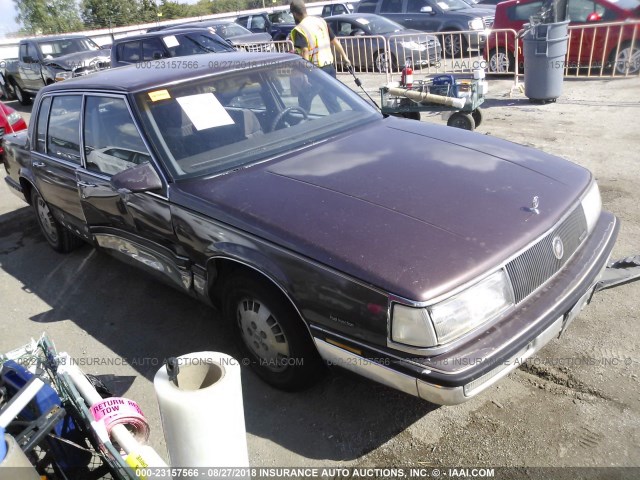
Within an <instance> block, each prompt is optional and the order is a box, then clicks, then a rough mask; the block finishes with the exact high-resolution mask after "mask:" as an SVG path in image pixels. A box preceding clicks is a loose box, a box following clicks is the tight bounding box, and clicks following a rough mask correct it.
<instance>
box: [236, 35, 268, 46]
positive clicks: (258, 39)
mask: <svg viewBox="0 0 640 480" xmlns="http://www.w3.org/2000/svg"><path fill="white" fill-rule="evenodd" d="M227 40H231V41H232V42H233V43H234V44H236V45H237V44H238V43H263V42H271V41H272V40H273V39H272V38H271V35H270V34H269V33H266V32H262V33H251V34H249V33H247V34H245V35H235V36H233V37H228V38H227Z"/></svg>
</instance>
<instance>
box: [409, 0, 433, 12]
mask: <svg viewBox="0 0 640 480" xmlns="http://www.w3.org/2000/svg"><path fill="white" fill-rule="evenodd" d="M429 6H430V5H429V2H427V0H409V1H408V2H407V12H409V13H418V12H420V9H421V8H422V7H429Z"/></svg>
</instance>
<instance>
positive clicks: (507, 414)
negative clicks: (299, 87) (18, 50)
mask: <svg viewBox="0 0 640 480" xmlns="http://www.w3.org/2000/svg"><path fill="white" fill-rule="evenodd" d="M341 78H342V80H343V81H344V82H345V83H347V84H348V85H350V86H353V81H352V79H351V78H350V77H348V76H342V77H341ZM363 80H364V82H365V85H366V86H367V88H368V89H370V90H371V91H372V92H374V91H375V89H376V88H377V86H378V83H379V79H377V78H374V77H373V76H368V75H363ZM509 87H510V83H509V82H507V81H492V82H491V88H492V92H491V94H490V98H489V100H488V101H487V102H486V105H485V107H486V111H485V113H486V117H485V118H486V120H485V123H484V124H483V125H482V126H481V127H480V128H479V129H478V132H480V133H481V134H488V135H494V136H497V137H501V138H505V139H509V140H511V141H514V142H518V143H522V144H526V145H531V146H534V147H537V148H541V149H543V150H545V151H547V152H550V153H554V154H556V155H560V156H563V157H565V158H568V159H570V160H572V161H574V162H577V163H579V164H581V165H584V166H586V167H588V168H590V169H591V170H592V171H593V172H594V173H595V175H596V177H597V179H598V181H599V184H600V188H601V190H602V195H603V201H604V206H605V208H606V209H608V210H610V211H612V212H614V213H615V214H616V215H617V216H618V217H619V218H620V219H621V220H622V228H621V231H620V236H619V240H618V244H617V246H616V249H615V252H614V255H615V256H626V255H629V254H634V253H640V243H639V242H638V238H640V209H639V205H640V189H638V187H637V185H638V179H639V178H640V145H639V141H640V136H639V134H638V118H639V116H640V100H639V98H640V95H639V94H640V79H630V80H617V81H587V80H578V81H567V82H566V83H565V93H564V95H563V96H562V97H561V99H560V100H559V101H558V102H557V103H556V104H549V105H544V106H540V105H532V104H530V103H529V102H528V101H527V100H526V98H525V97H524V96H523V95H522V94H519V93H518V94H516V95H514V96H513V97H510V96H509ZM354 88H355V86H354ZM16 103H17V102H11V105H12V106H14V107H15V106H17V105H16ZM22 110H23V111H24V110H25V109H24V108H22ZM25 113H26V112H25ZM25 116H27V115H25ZM423 121H427V122H436V123H443V122H444V120H443V119H442V118H441V116H440V115H427V114H423ZM1 183H2V185H1V186H0V307H1V311H0V318H1V319H2V320H1V324H2V326H3V329H2V333H1V334H0V351H5V350H9V349H11V348H14V347H16V346H18V345H20V344H23V343H25V342H26V341H27V340H28V339H29V338H30V337H31V336H38V335H39V334H40V332H43V331H46V332H48V333H49V335H50V336H51V337H52V338H53V339H54V340H55V342H56V344H57V347H58V349H59V350H61V351H68V352H69V353H70V354H71V355H72V356H74V357H77V358H78V359H80V360H81V361H83V362H85V365H84V366H83V369H84V370H85V371H86V372H88V373H93V374H110V375H112V377H111V378H110V383H111V386H112V387H113V388H114V390H116V393H119V394H126V396H128V397H130V398H133V399H136V400H137V401H138V402H139V403H140V404H141V406H142V408H143V410H144V412H145V413H146V415H147V417H148V418H149V420H150V422H151V426H152V436H151V443H152V444H153V445H154V446H155V447H156V448H158V450H159V451H160V452H162V453H163V454H164V441H163V439H162V430H161V426H160V422H159V415H158V410H157V405H156V401H155V398H154V395H153V385H152V379H153V376H154V374H155V372H156V370H157V369H158V367H159V364H161V362H162V360H163V359H164V358H165V357H167V356H171V355H179V354H182V353H186V352H192V351H199V350H205V349H211V350H219V351H224V352H228V353H230V354H232V355H233V354H235V353H237V351H236V350H235V348H234V346H233V343H232V341H231V338H230V329H229V328H227V327H226V326H225V325H224V324H223V323H222V322H220V321H218V320H219V318H218V314H217V313H216V312H215V311H213V310H211V309H209V308H208V307H205V306H202V305H200V304H198V303H195V302H194V301H192V300H191V299H189V298H187V297H186V296H184V295H182V294H180V293H178V292H176V291H174V290H172V289H171V288H168V287H166V286H164V285H162V284H159V283H156V282H154V281H153V280H151V279H149V278H148V277H147V276H145V275H143V274H142V273H139V272H138V271H137V270H135V269H134V268H132V267H129V266H126V265H123V264H121V263H119V262H117V261H116V260H114V259H112V258H110V257H108V256H107V255H105V254H103V253H100V252H97V251H95V250H93V249H92V248H90V247H88V246H85V247H82V248H80V249H79V250H78V251H76V252H74V253H73V254H71V255H60V254H57V253H55V252H53V251H52V250H51V249H49V248H48V246H47V245H46V244H45V242H44V239H43V238H42V237H41V236H40V234H39V232H38V230H37V226H36V224H35V221H34V220H33V219H32V215H31V212H30V211H29V210H28V209H27V208H26V207H25V206H24V204H23V203H21V202H20V201H18V200H17V199H15V200H14V197H13V196H12V195H10V193H9V192H8V191H7V188H6V187H5V186H4V182H1ZM639 299H640V282H638V283H635V284H630V285H626V286H623V287H619V288H616V289H612V290H608V291H605V292H601V293H599V294H598V295H597V296H596V297H595V298H594V301H593V302H592V304H591V305H590V306H589V307H588V308H587V309H586V310H585V311H584V313H583V314H582V315H581V316H580V317H579V319H578V320H576V321H575V322H574V323H573V324H572V326H571V328H570V329H569V331H568V332H567V335H566V336H565V337H563V339H562V340H555V341H553V342H552V343H551V344H549V345H548V346H547V347H546V348H545V349H543V350H542V351H541V352H540V353H539V354H538V355H537V357H535V358H534V359H533V360H532V361H530V362H529V363H528V365H527V366H526V367H524V368H521V369H519V370H517V371H516V372H514V373H513V374H511V375H510V376H509V377H508V378H506V379H504V380H503V381H502V382H500V383H499V385H498V386H494V387H493V388H491V389H489V390H488V391H486V392H485V393H484V394H482V395H481V396H480V397H479V398H476V399H474V400H472V401H470V402H468V403H466V404H464V405H460V406H457V407H442V408H438V407H436V406H434V405H430V404H428V403H425V402H423V401H420V400H418V399H415V398H412V397H409V396H406V395H404V394H401V393H398V392H395V391H393V390H390V389H388V388H386V387H382V386H379V385H376V384H373V383H370V382H368V381H366V380H363V379H360V378H357V377H354V376H352V375H350V374H347V373H345V372H342V371H337V370H336V371H333V372H332V374H331V375H330V376H328V377H327V378H326V379H324V380H323V381H322V382H321V383H320V384H318V385H317V386H315V387H313V388H312V389H310V390H308V391H306V392H302V393H296V394H285V393H282V392H279V391H276V390H273V389H271V388H270V387H268V386H266V385H264V384H263V383H261V382H260V381H259V380H258V379H257V378H256V377H255V376H254V375H253V374H252V373H251V372H250V371H248V370H243V378H242V382H243V395H244V407H245V414H246V424H247V438H248V444H249V451H250V461H251V464H252V465H255V466H337V465H345V466H355V465H359V466H399V465H407V466H416V465H418V464H422V465H424V464H428V465H445V466H461V465H476V466H523V465H528V466H555V465H557V466H640V399H639V396H638V391H639V389H640V384H639V382H640V380H639V378H638V375H640V368H639V365H640V356H639V354H638V352H639V351H640V335H639V333H640V325H639V324H638V319H639V318H640V315H639V313H640V307H639V302H640V301H639ZM124 360H126V365H125V364H124V363H125V362H124Z"/></svg>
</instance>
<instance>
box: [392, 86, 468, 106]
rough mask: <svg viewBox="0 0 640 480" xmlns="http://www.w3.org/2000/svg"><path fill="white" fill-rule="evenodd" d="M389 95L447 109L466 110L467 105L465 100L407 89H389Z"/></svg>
mask: <svg viewBox="0 0 640 480" xmlns="http://www.w3.org/2000/svg"><path fill="white" fill-rule="evenodd" d="M389 94H390V95H395V96H397V97H406V98H408V99H410V100H415V101H416V102H429V103H437V104H439V105H446V106H447V107H454V108H464V104H465V103H466V101H465V99H464V98H457V97H445V96H444V95H434V94H432V93H428V92H419V91H417V90H407V89H406V88H395V87H389Z"/></svg>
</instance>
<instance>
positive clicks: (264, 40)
mask: <svg viewBox="0 0 640 480" xmlns="http://www.w3.org/2000/svg"><path fill="white" fill-rule="evenodd" d="M186 27H191V28H193V27H203V28H208V29H209V31H210V32H211V33H215V34H216V35H219V36H221V37H222V38H224V39H225V40H228V41H229V42H231V44H232V45H241V46H242V49H243V50H246V51H252V52H270V51H272V50H273V39H272V38H271V35H270V34H268V33H264V32H263V33H253V32H251V31H250V30H247V29H246V28H244V27H243V26H242V25H238V24H237V23H235V22H232V21H231V20H202V21H200V22H189V23H180V24H177V25H169V26H167V27H163V28H161V29H160V30H161V31H167V30H175V29H179V28H186ZM148 31H151V29H149V30H148ZM155 31H158V30H155Z"/></svg>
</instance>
